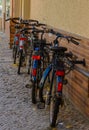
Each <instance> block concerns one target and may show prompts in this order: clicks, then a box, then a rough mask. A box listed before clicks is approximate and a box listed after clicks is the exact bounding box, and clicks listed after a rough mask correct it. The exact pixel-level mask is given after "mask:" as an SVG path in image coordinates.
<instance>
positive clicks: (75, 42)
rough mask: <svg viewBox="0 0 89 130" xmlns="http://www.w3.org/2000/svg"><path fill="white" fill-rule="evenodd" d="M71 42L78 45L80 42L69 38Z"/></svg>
mask: <svg viewBox="0 0 89 130" xmlns="http://www.w3.org/2000/svg"><path fill="white" fill-rule="evenodd" d="M71 42H72V43H74V44H75V45H79V44H80V43H79V42H77V41H75V40H73V39H71Z"/></svg>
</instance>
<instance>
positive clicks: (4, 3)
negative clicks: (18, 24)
mask: <svg viewBox="0 0 89 130" xmlns="http://www.w3.org/2000/svg"><path fill="white" fill-rule="evenodd" d="M5 17H6V0H2V31H3V32H5Z"/></svg>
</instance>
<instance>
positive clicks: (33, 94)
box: [32, 82, 37, 104]
mask: <svg viewBox="0 0 89 130" xmlns="http://www.w3.org/2000/svg"><path fill="white" fill-rule="evenodd" d="M36 97H37V85H36V83H34V82H33V85H32V103H33V104H36V102H37V100H36Z"/></svg>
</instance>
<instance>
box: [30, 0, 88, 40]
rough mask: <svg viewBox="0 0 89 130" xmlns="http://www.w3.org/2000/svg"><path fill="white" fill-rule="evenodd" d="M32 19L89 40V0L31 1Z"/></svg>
mask: <svg viewBox="0 0 89 130" xmlns="http://www.w3.org/2000/svg"><path fill="white" fill-rule="evenodd" d="M30 7H31V18H34V19H39V20H40V21H42V22H44V23H47V24H48V25H51V26H53V27H56V28H59V29H62V30H65V31H68V32H72V33H75V34H79V35H81V36H84V37H87V38H89V0H31V6H30Z"/></svg>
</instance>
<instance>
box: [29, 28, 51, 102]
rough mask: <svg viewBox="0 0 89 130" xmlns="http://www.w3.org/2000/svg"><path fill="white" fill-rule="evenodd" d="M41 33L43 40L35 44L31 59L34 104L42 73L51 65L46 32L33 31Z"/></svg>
mask: <svg viewBox="0 0 89 130" xmlns="http://www.w3.org/2000/svg"><path fill="white" fill-rule="evenodd" d="M34 32H35V33H41V39H39V40H36V41H34V42H33V48H34V50H33V53H32V57H31V58H32V59H31V66H30V68H31V82H32V103H34V104H36V103H37V92H38V84H39V81H40V79H41V76H42V73H43V71H44V69H45V68H46V66H47V65H48V63H49V53H48V52H47V50H46V49H45V47H46V46H47V45H49V44H50V43H47V42H46V40H45V39H43V34H44V33H45V31H44V30H37V29H36V30H33V33H34Z"/></svg>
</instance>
